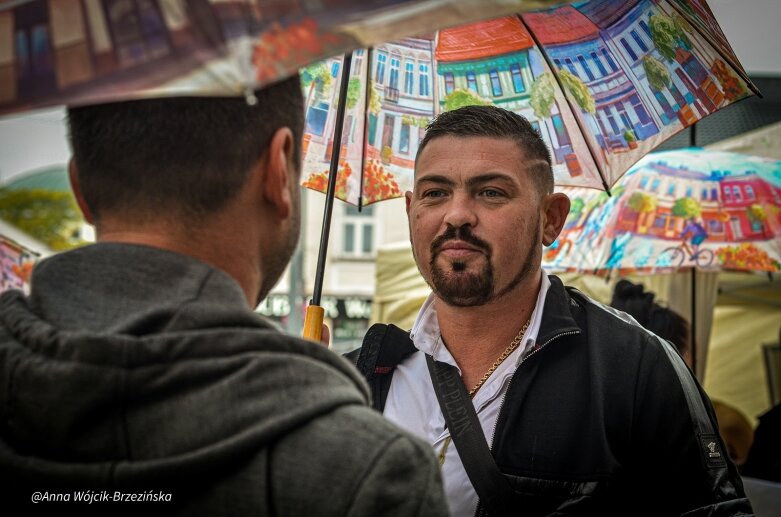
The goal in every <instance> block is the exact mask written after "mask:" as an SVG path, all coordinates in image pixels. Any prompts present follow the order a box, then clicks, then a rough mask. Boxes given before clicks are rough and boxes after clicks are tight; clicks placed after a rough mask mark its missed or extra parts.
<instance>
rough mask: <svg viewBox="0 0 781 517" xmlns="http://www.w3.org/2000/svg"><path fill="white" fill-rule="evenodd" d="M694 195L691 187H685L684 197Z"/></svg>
mask: <svg viewBox="0 0 781 517" xmlns="http://www.w3.org/2000/svg"><path fill="white" fill-rule="evenodd" d="M693 195H694V189H692V187H686V197H692V196H693Z"/></svg>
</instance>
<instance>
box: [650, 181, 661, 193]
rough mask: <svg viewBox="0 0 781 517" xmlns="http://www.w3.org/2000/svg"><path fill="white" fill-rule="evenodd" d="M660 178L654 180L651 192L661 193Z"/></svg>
mask: <svg viewBox="0 0 781 517" xmlns="http://www.w3.org/2000/svg"><path fill="white" fill-rule="evenodd" d="M659 183H661V182H660V181H659V178H654V180H653V181H652V182H651V192H659Z"/></svg>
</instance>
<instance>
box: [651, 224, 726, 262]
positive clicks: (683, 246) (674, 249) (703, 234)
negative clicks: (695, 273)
mask: <svg viewBox="0 0 781 517" xmlns="http://www.w3.org/2000/svg"><path fill="white" fill-rule="evenodd" d="M688 236H691V237H689V238H688V239H687V237H688ZM707 237H708V232H707V231H706V230H705V227H704V226H703V225H702V224H701V223H700V222H699V221H697V220H695V219H693V218H692V219H689V220H688V222H687V224H686V226H685V227H684V228H683V231H682V232H681V238H682V239H683V241H681V243H680V244H678V245H677V246H670V247H669V248H665V249H664V250H663V251H662V252H661V253H660V254H659V258H658V259H657V261H656V264H657V266H672V267H676V268H678V267H681V266H682V265H683V263H684V261H685V260H686V259H687V257H688V260H689V261H690V262H694V263H695V264H697V266H699V267H701V268H706V267H708V266H710V265H711V264H713V250H709V249H700V244H702V242H703V241H704V240H705V239H706V238H707ZM687 241H688V242H687ZM689 243H691V244H689Z"/></svg>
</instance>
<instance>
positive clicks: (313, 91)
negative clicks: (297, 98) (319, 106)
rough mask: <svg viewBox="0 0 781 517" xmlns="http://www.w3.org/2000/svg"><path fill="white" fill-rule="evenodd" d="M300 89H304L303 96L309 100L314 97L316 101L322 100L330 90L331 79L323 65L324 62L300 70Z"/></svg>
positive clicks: (328, 71)
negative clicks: (311, 96)
mask: <svg viewBox="0 0 781 517" xmlns="http://www.w3.org/2000/svg"><path fill="white" fill-rule="evenodd" d="M300 77H301V87H302V88H303V89H304V95H305V96H306V97H307V100H308V99H309V96H310V95H314V98H315V99H317V100H323V99H324V98H325V97H326V94H327V93H328V91H329V90H330V89H331V85H332V84H333V77H331V71H330V70H329V69H328V66H327V65H326V64H325V61H320V62H318V63H313V64H311V65H309V66H307V67H304V68H302V69H301V72H300Z"/></svg>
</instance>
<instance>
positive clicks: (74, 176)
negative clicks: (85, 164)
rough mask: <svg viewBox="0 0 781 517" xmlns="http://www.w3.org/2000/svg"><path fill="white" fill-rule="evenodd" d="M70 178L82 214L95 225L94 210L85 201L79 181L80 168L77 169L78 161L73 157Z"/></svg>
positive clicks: (69, 163) (70, 164)
mask: <svg viewBox="0 0 781 517" xmlns="http://www.w3.org/2000/svg"><path fill="white" fill-rule="evenodd" d="M68 179H70V182H71V190H73V196H74V197H75V198H76V204H78V205H79V210H81V213H82V215H83V216H84V219H85V220H86V221H87V222H88V223H89V224H91V225H93V226H94V225H95V220H94V218H93V217H92V212H90V209H89V207H88V206H87V202H86V201H84V196H83V195H82V193H81V184H80V183H79V174H78V170H77V169H76V162H75V161H74V160H73V158H71V159H70V160H69V161H68Z"/></svg>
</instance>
